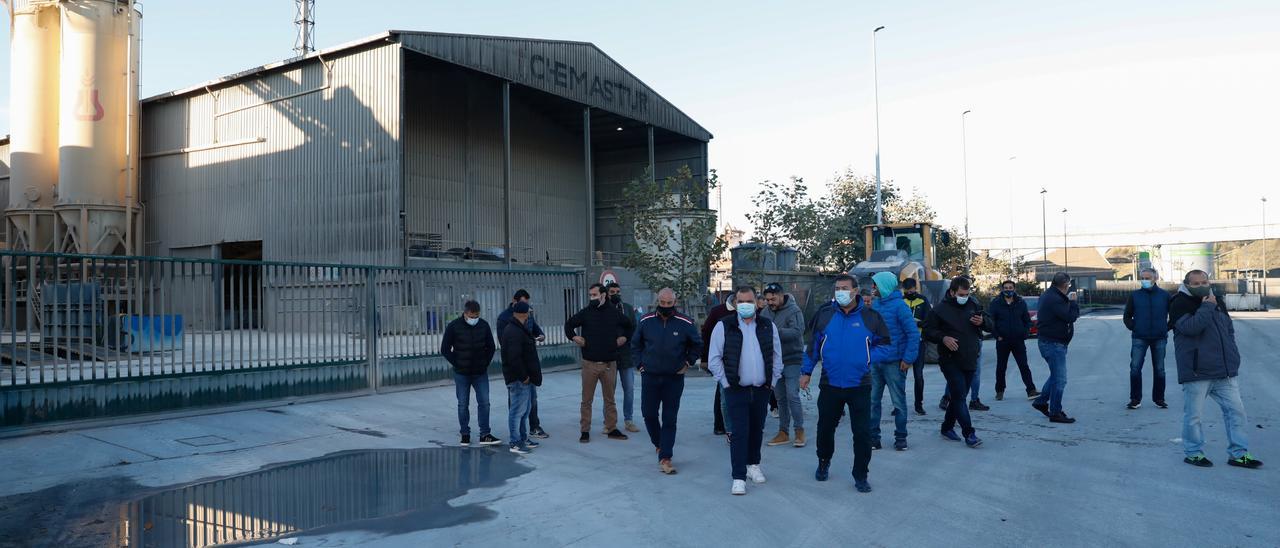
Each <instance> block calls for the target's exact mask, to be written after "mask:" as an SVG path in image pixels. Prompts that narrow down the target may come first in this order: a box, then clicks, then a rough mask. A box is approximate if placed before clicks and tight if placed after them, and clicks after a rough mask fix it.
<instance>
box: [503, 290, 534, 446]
mask: <svg viewBox="0 0 1280 548" xmlns="http://www.w3.org/2000/svg"><path fill="white" fill-rule="evenodd" d="M511 312H512V321H511V322H510V323H508V324H507V326H506V328H505V329H503V331H502V338H501V339H499V341H500V342H501V343H502V379H503V380H504V381H506V383H507V395H508V397H509V399H510V402H511V404H510V406H509V410H508V412H507V427H508V428H509V429H510V430H511V452H512V453H515V454H517V455H523V454H526V453H528V452H529V450H530V449H532V448H535V447H537V446H538V442H536V441H533V440H531V439H529V432H528V422H527V421H528V419H529V404H530V403H531V402H530V400H531V399H532V394H533V387H535V386H541V385H542V364H541V362H540V361H539V360H538V343H537V337H536V336H535V335H534V334H533V332H531V331H530V330H529V303H525V302H518V303H516V304H515V305H513V306H512V307H511Z"/></svg>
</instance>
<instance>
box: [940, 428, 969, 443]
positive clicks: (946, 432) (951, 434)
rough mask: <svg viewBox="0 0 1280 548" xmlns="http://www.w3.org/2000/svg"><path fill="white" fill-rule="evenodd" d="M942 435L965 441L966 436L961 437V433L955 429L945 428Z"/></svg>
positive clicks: (950, 438)
mask: <svg viewBox="0 0 1280 548" xmlns="http://www.w3.org/2000/svg"><path fill="white" fill-rule="evenodd" d="M942 437H944V438H947V439H949V440H951V441H964V438H962V437H960V434H957V433H956V431H955V430H943V431H942Z"/></svg>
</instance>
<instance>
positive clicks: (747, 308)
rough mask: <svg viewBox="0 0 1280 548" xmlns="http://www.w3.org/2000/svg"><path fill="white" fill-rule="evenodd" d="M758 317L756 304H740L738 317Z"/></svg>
mask: <svg viewBox="0 0 1280 548" xmlns="http://www.w3.org/2000/svg"><path fill="white" fill-rule="evenodd" d="M755 315H756V303H738V317H740V318H742V319H747V318H750V317H752V316H755Z"/></svg>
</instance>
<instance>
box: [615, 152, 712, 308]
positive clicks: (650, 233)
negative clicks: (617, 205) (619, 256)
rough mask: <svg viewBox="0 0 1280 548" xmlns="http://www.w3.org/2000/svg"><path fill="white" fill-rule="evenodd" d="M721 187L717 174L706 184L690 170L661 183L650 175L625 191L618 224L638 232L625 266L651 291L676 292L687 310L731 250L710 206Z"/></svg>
mask: <svg viewBox="0 0 1280 548" xmlns="http://www.w3.org/2000/svg"><path fill="white" fill-rule="evenodd" d="M717 185H719V177H718V175H717V174H716V172H715V170H711V173H710V175H709V176H708V178H707V180H706V181H705V183H704V182H703V181H700V180H698V179H695V178H694V176H693V172H692V171H691V170H690V169H689V166H687V165H686V166H683V167H681V168H680V169H679V170H677V172H676V174H675V175H673V176H671V177H668V178H666V179H663V180H653V179H652V178H651V177H650V176H649V174H648V173H647V172H646V173H645V174H644V175H643V176H641V177H639V178H636V179H633V180H632V181H631V182H630V183H628V184H627V185H626V187H624V188H623V202H622V205H621V210H620V211H619V220H620V222H621V223H622V226H623V227H629V228H631V229H632V230H634V239H633V240H632V241H630V242H629V243H628V251H629V253H628V254H627V256H626V258H624V259H623V262H622V264H623V266H625V267H626V268H629V269H632V270H634V271H635V272H636V273H637V274H638V275H639V276H640V279H641V280H643V281H644V283H645V285H647V286H649V289H651V290H653V291H657V290H659V289H661V288H663V287H670V288H672V289H674V290H675V291H676V293H677V294H679V295H680V296H681V298H682V300H683V301H684V303H685V305H686V307H687V306H688V304H689V303H692V302H695V301H697V298H698V297H700V296H702V295H703V294H704V293H705V292H706V287H707V280H708V279H709V277H710V275H711V263H712V261H714V260H716V259H717V258H719V257H720V256H721V255H722V254H723V253H724V251H725V248H726V247H727V246H728V242H727V240H726V239H725V238H724V236H723V235H722V234H718V233H717V232H716V213H715V212H714V211H712V210H710V209H707V207H706V204H707V196H708V194H709V193H710V192H711V191H712V190H713V189H714V188H716V186H717Z"/></svg>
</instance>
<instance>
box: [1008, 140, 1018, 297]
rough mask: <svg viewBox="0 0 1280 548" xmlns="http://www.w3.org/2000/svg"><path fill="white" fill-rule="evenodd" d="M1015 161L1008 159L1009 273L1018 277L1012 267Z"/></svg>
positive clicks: (1014, 157) (1011, 158)
mask: <svg viewBox="0 0 1280 548" xmlns="http://www.w3.org/2000/svg"><path fill="white" fill-rule="evenodd" d="M1017 159H1018V157H1017V156H1010V157H1009V273H1010V274H1012V275H1014V276H1017V275H1018V272H1017V271H1016V270H1015V269H1014V267H1013V189H1014V188H1015V187H1016V186H1017V185H1015V184H1014V181H1015V179H1016V178H1017V173H1016V171H1015V169H1016V168H1014V163H1013V161H1014V160H1017Z"/></svg>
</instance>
